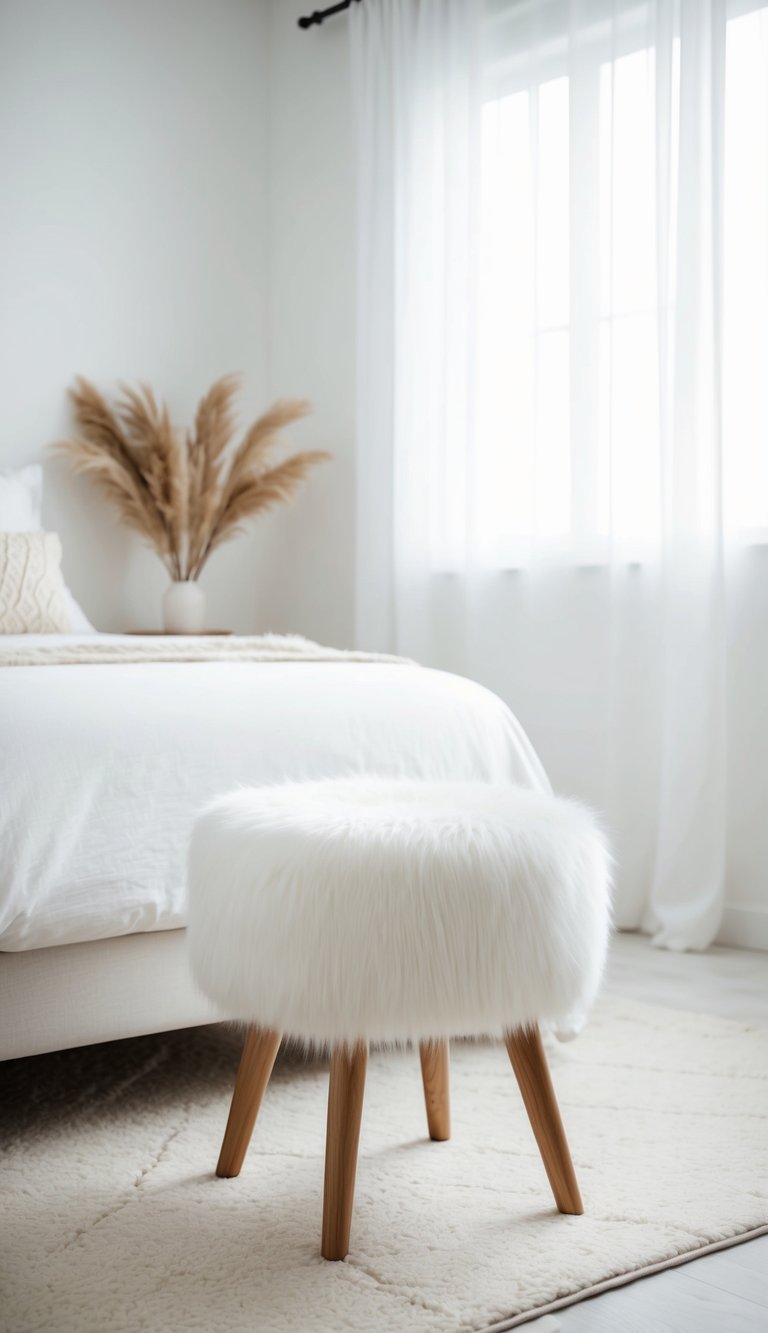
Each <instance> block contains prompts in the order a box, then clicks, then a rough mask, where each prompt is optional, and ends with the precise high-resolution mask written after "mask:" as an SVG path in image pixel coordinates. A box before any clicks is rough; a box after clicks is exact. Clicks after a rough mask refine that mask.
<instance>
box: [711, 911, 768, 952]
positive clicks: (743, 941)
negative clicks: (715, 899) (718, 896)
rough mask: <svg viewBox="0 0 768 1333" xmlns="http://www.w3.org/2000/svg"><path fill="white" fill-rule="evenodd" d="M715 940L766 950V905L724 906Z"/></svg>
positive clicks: (767, 924) (720, 942) (767, 926)
mask: <svg viewBox="0 0 768 1333" xmlns="http://www.w3.org/2000/svg"><path fill="white" fill-rule="evenodd" d="M715 942H716V943H717V944H729V945H732V946H733V947H734V948H737V949H766V950H768V907H726V909H725V911H724V912H723V920H722V923H721V926H720V929H719V931H718V932H717V940H716V941H715Z"/></svg>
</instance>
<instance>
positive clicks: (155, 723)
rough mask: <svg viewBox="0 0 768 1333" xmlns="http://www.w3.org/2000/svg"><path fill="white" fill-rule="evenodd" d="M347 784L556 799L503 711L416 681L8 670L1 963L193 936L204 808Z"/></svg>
mask: <svg viewBox="0 0 768 1333" xmlns="http://www.w3.org/2000/svg"><path fill="white" fill-rule="evenodd" d="M67 638H68V640H69V641H71V642H76V641H77V636H67ZM109 638H110V639H114V640H117V639H118V638H119V636H109ZM91 641H92V640H91ZM105 641H106V636H105ZM4 642H5V644H6V645H8V646H10V644H11V643H12V640H11V639H10V638H6V639H5V640H4ZM18 642H19V646H20V647H29V646H32V644H34V643H36V642H39V643H44V642H46V640H45V638H43V637H42V636H30V635H25V636H23V637H21V638H20V639H19V641H18ZM355 772H375V773H380V774H389V775H398V774H400V775H408V776H413V777H423V778H449V779H450V778H456V779H462V778H463V779H466V778H477V779H481V780H487V781H504V780H508V781H512V782H518V783H521V784H524V785H526V786H531V787H536V788H538V789H540V790H548V789H549V784H548V782H547V778H546V775H545V773H544V771H543V769H542V767H541V764H540V763H539V760H538V758H537V757H536V754H535V753H534V751H533V749H532V747H531V745H530V742H529V741H528V739H527V737H526V736H525V734H524V732H523V731H522V728H521V727H520V725H519V723H518V722H517V721H516V720H515V718H514V717H513V715H512V714H511V713H510V711H509V709H508V708H507V707H506V706H505V705H504V704H503V703H502V702H501V701H500V700H499V699H497V698H496V696H495V695H493V694H491V693H489V691H487V690H485V689H483V688H482V687H481V686H479V685H475V684H473V683H472V682H471V681H468V680H465V679H463V678H462V677H459V676H451V675H447V674H446V673H444V672H439V671H431V670H428V669H426V668H423V667H417V666H408V665H401V664H390V663H379V662H370V663H369V662H366V663H358V662H336V661H330V662H239V661H238V662H183V663H176V662H166V663H156V662H153V663H144V662H141V663H131V664H122V663H121V664H117V665H114V664H113V665H108V666H105V665H92V664H89V665H78V666H61V665H56V666H47V665H46V666H29V667H13V668H9V667H6V668H1V667H0V949H2V950H24V949H38V948H41V947H45V946H48V945H55V944H69V943H76V942H79V941H83V940H93V939H103V938H107V937H110V936H115V935H124V934H128V933H130V932H134V931H150V930H168V929H172V928H175V927H178V926H180V925H183V924H184V920H185V916H184V912H185V890H184V859H185V852H186V842H187V837H188V833H189V829H190V825H191V822H192V819H193V817H194V814H195V813H196V811H197V810H198V809H199V808H200V807H201V806H202V805H203V804H204V803H205V802H206V801H207V800H209V799H210V798H211V797H212V796H214V795H216V794H217V793H220V792H222V791H226V790H228V789H230V788H232V787H235V786H238V785H241V784H254V783H261V782H276V781H280V780H281V779H287V778H300V777H308V778H309V777H322V776H332V775H337V774H345V773H355Z"/></svg>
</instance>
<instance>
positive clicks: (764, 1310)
mask: <svg viewBox="0 0 768 1333" xmlns="http://www.w3.org/2000/svg"><path fill="white" fill-rule="evenodd" d="M606 989H607V990H608V991H609V992H610V993H612V994H614V995H624V996H628V997H630V998H632V999H636V1000H645V1001H647V1002H648V1003H649V1004H662V1005H670V1006H671V1007H673V1008H677V1009H693V1010H696V1011H697V1012H698V1013H709V1014H719V1015H720V1016H721V1017H723V1018H737V1019H739V1018H740V1019H747V1020H750V1021H753V1022H759V1023H763V1024H765V1025H766V1026H768V953H752V952H750V951H747V950H744V949H720V948H714V949H710V950H708V952H707V953H704V954H694V953H686V954H677V953H669V952H668V951H666V950H663V949H654V948H653V947H652V946H651V945H650V944H649V942H648V940H646V939H644V938H643V937H642V936H639V935H619V936H617V938H616V940H615V941H614V947H613V950H612V954H611V960H610V964H609V968H608V979H607V984H606ZM557 1318H558V1319H559V1321H560V1325H561V1328H562V1330H563V1333H768V1236H761V1237H760V1238H759V1239H757V1240H753V1241H748V1242H747V1243H746V1244H744V1245H736V1246H733V1247H732V1248H731V1249H728V1250H722V1251H720V1252H719V1253H717V1254H710V1255H707V1256H706V1257H705V1258H703V1259H695V1260H693V1262H692V1263H689V1264H684V1265H683V1266H682V1267H680V1268H669V1269H667V1270H666V1271H665V1272H663V1273H657V1274H656V1275H655V1276H654V1277H648V1278H643V1279H642V1280H641V1281H639V1282H633V1283H632V1284H631V1285H630V1286H627V1287H620V1288H619V1289H618V1290H616V1291H610V1292H606V1293H605V1295H604V1296H595V1297H593V1298H592V1300H589V1301H582V1302H581V1304H579V1305H574V1306H571V1307H570V1309H566V1310H562V1311H560V1312H558V1315H557Z"/></svg>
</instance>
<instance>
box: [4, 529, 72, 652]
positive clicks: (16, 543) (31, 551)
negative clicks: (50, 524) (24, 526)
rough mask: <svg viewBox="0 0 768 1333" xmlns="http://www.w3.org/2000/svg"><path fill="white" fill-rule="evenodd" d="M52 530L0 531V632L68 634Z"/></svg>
mask: <svg viewBox="0 0 768 1333" xmlns="http://www.w3.org/2000/svg"><path fill="white" fill-rule="evenodd" d="M65 592H66V587H65V584H64V578H63V576H62V573H61V542H60V541H59V539H58V536H57V535H56V533H55V532H39V531H38V532H0V634H68V633H70V632H71V630H72V625H71V622H70V619H69V614H68V611H67V602H66V598H65V596H64V593H65Z"/></svg>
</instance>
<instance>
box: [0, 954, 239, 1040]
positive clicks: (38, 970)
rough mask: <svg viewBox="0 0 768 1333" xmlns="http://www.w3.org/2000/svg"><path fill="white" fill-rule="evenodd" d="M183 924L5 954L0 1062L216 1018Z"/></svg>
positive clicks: (0, 975)
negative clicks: (192, 967) (198, 980)
mask: <svg viewBox="0 0 768 1333" xmlns="http://www.w3.org/2000/svg"><path fill="white" fill-rule="evenodd" d="M185 935H186V931H184V930H160V931H155V932H152V933H150V934H142V935H122V936H119V937H118V938H116V939H109V940H93V941H92V942H89V943H86V944H62V945H58V946H54V947H52V948H50V949H32V950H29V951H27V952H23V953H0V1060H11V1059H14V1058H15V1057H17V1056H21V1055H39V1054H41V1053H42V1052H43V1051H57V1050H63V1049H65V1048H66V1047H68V1046H89V1045H91V1044H92V1043H93V1042H97V1041H112V1040H114V1039H116V1038H118V1037H134V1036H141V1035H142V1034H144V1033H147V1032H167V1031H170V1030H171V1029H172V1028H185V1027H196V1026H198V1025H199V1024H201V1023H211V1022H215V1021H216V1019H217V1016H216V1015H214V1013H213V1011H212V1009H211V1006H210V1004H209V1003H208V1001H207V1000H206V999H205V997H204V996H203V995H201V994H200V992H199V991H197V990H196V988H195V986H194V984H193V982H192V979H191V977H190V975H189V970H188V966H187V959H186V945H185Z"/></svg>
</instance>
